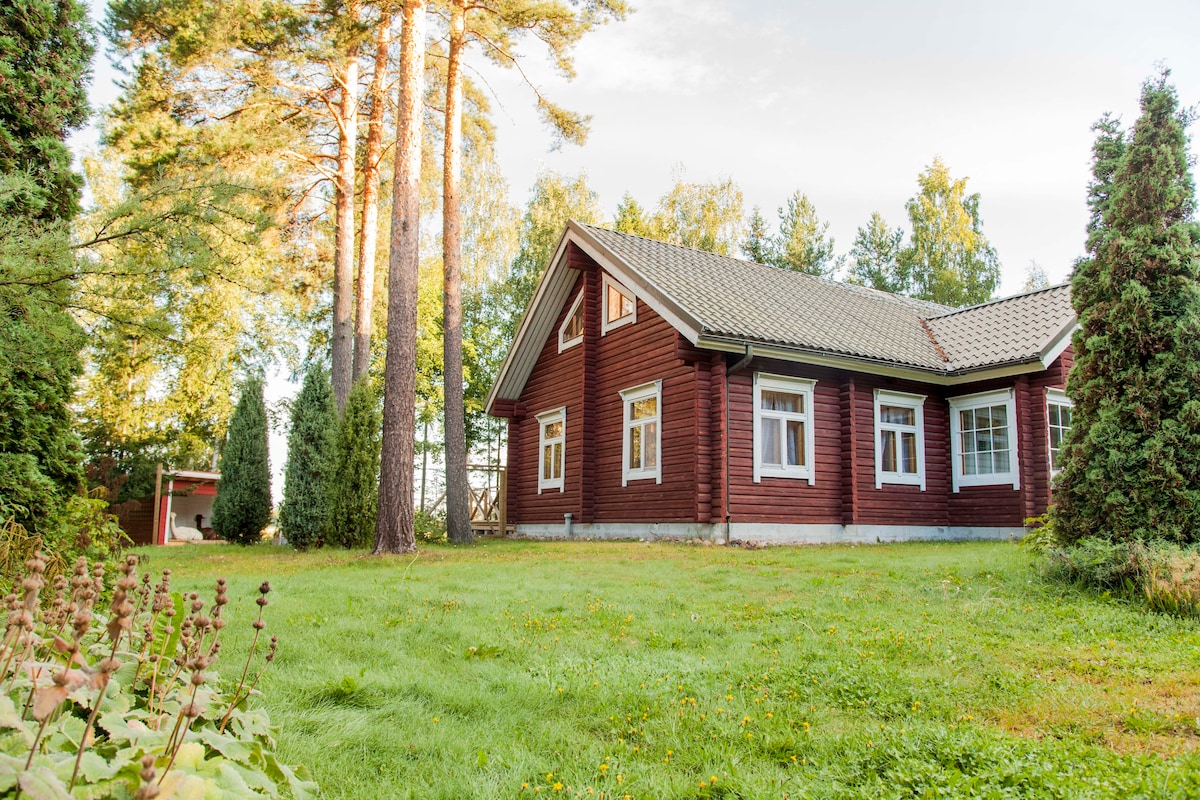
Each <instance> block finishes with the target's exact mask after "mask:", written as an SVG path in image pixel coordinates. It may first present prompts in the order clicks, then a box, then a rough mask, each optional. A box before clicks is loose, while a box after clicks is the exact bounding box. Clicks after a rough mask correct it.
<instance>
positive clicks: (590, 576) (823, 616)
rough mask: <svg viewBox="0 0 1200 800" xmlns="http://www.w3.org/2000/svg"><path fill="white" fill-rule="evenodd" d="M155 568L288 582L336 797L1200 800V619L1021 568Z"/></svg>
mask: <svg viewBox="0 0 1200 800" xmlns="http://www.w3.org/2000/svg"><path fill="white" fill-rule="evenodd" d="M145 552H146V554H147V555H148V556H149V558H150V559H151V564H152V566H154V567H156V568H162V567H170V568H171V569H172V570H174V571H175V574H176V575H177V576H179V579H180V580H193V579H198V578H200V577H202V576H208V575H213V574H217V573H220V574H222V575H226V576H227V577H228V579H229V581H230V584H231V589H230V596H231V597H232V598H238V597H248V596H251V593H250V592H249V591H248V590H249V589H252V587H253V586H256V585H257V583H258V581H260V580H262V579H263V578H269V579H270V581H271V585H272V587H273V588H274V590H275V591H274V592H273V597H276V598H277V600H276V601H275V602H273V604H272V609H273V611H274V615H273V619H272V628H273V630H274V631H275V632H277V633H278V634H279V636H280V640H281V642H283V643H284V644H283V645H281V648H280V651H279V655H278V657H277V659H276V662H275V664H274V665H273V670H272V671H270V672H268V673H267V676H266V677H265V678H264V683H265V685H264V687H263V688H264V691H265V698H264V700H263V702H265V704H266V705H267V708H268V711H269V712H270V715H271V719H272V720H273V721H274V722H275V723H277V724H279V725H281V727H282V730H281V736H280V742H279V756H280V758H281V759H282V760H284V761H287V762H290V763H303V764H306V765H307V766H308V767H309V768H310V769H311V770H312V772H313V774H314V777H316V779H317V781H318V782H319V783H320V785H321V787H322V790H323V793H324V796H327V797H333V798H379V797H389V798H392V797H396V798H403V797H413V798H464V797H472V798H510V797H543V796H550V797H562V796H570V797H576V796H579V797H593V796H595V797H611V798H624V797H630V798H684V797H688V798H690V797H744V798H757V797H785V796H787V797H868V796H869V797H920V796H943V797H973V796H989V797H990V796H995V797H1114V798H1115V797H1130V796H1146V797H1195V796H1200V756H1198V755H1197V752H1196V751H1197V745H1198V744H1200V718H1198V717H1200V671H1198V669H1197V664H1200V635H1198V633H1197V629H1196V627H1195V623H1194V622H1187V621H1184V620H1180V619H1176V618H1172V617H1168V616H1162V615H1147V614H1145V613H1143V612H1140V611H1137V610H1133V609H1130V608H1127V607H1125V606H1124V605H1122V604H1119V603H1115V602H1112V601H1108V600H1105V599H1103V598H1096V597H1093V596H1089V595H1088V594H1086V593H1083V592H1078V591H1076V590H1074V589H1072V588H1071V587H1064V586H1062V585H1060V584H1055V583H1051V582H1043V581H1042V580H1041V579H1039V578H1038V577H1037V576H1036V573H1035V572H1034V571H1033V570H1031V569H1030V567H1029V565H1028V556H1027V555H1026V554H1023V553H1021V552H1019V551H1017V549H1016V548H1015V547H1013V546H1012V545H1007V544H959V545H945V544H939V545H933V544H920V545H902V546H879V547H868V548H832V547H831V548H795V549H784V548H779V549H771V550H759V551H749V550H739V549H733V548H707V547H699V546H683V545H674V546H671V545H658V544H643V543H586V542H578V543H533V542H521V541H488V542H484V543H482V544H480V545H478V546H477V547H473V548H467V549H454V548H449V547H442V546H430V547H426V548H425V549H424V550H423V551H422V552H421V553H420V554H419V555H418V556H416V557H415V558H414V557H411V556H410V557H407V558H372V557H368V556H365V555H363V554H362V553H356V552H345V551H342V552H330V551H323V552H318V553H309V554H296V553H292V552H290V551H286V550H278V549H272V548H269V547H265V546H264V547H256V548H251V549H249V550H242V549H234V548H228V547H193V548H170V549H166V548H159V549H154V550H150V551H145ZM241 584H244V585H241ZM237 602H238V601H236V600H235V601H234V602H232V603H231V604H230V605H231V607H230V608H229V609H227V611H226V613H227V615H229V616H230V617H231V618H236V617H237V616H238V615H243V616H246V617H250V616H251V615H253V614H254V612H255V611H256V609H255V608H253V607H252V605H250V604H249V603H247V602H246V601H242V602H241V604H240V605H238V604H237ZM246 627H248V626H239V625H234V624H231V625H230V627H229V629H228V630H227V632H226V635H227V636H228V633H229V632H240V633H239V635H247V634H246V633H245V632H244V629H245V628H246ZM230 645H231V646H235V647H236V646H239V643H237V642H235V641H231V642H230ZM714 779H715V780H714Z"/></svg>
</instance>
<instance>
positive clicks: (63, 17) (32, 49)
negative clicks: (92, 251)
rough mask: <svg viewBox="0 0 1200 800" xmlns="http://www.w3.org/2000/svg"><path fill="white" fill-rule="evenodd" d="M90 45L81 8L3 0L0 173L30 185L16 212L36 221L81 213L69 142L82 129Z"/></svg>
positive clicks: (60, 0) (51, 0) (67, 1)
mask: <svg viewBox="0 0 1200 800" xmlns="http://www.w3.org/2000/svg"><path fill="white" fill-rule="evenodd" d="M92 42H93V34H92V31H91V28H90V26H89V25H88V18H87V5H86V4H84V3H82V2H79V1H78V0H8V2H6V3H5V4H4V12H3V13H0V87H3V90H2V91H0V173H13V172H26V173H28V174H29V175H30V177H32V178H33V180H34V183H35V184H36V188H35V189H34V190H33V191H31V192H29V193H28V194H26V195H25V197H24V202H23V204H22V205H23V206H24V208H22V209H20V211H22V212H23V213H26V214H28V215H29V216H31V217H33V218H35V219H37V220H39V221H43V222H49V221H53V220H59V219H70V218H71V217H73V216H75V213H76V212H77V211H78V210H79V189H80V187H81V186H82V184H83V180H82V179H81V178H80V176H79V175H77V174H76V173H75V172H73V171H72V170H71V152H70V150H68V149H67V144H66V138H67V136H68V134H70V132H71V131H72V130H74V129H76V128H79V127H80V126H82V125H83V123H84V122H86V121H87V116H88V106H87V82H88V70H89V65H90V64H91V60H92V51H93V50H94V45H93V43H92ZM10 213H11V211H10Z"/></svg>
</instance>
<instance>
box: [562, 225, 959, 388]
mask: <svg viewBox="0 0 1200 800" xmlns="http://www.w3.org/2000/svg"><path fill="white" fill-rule="evenodd" d="M580 227H581V228H584V229H585V230H586V231H587V233H589V234H591V235H592V236H593V237H594V238H595V239H596V241H597V242H599V243H600V244H601V245H602V246H603V247H604V248H605V249H607V250H608V251H609V252H610V253H612V254H613V255H614V256H616V257H617V258H619V259H620V260H621V261H623V262H624V263H625V264H626V265H628V266H629V267H630V268H631V269H632V270H634V271H635V272H636V273H637V274H639V275H640V276H641V277H642V278H644V279H645V280H646V281H647V282H648V283H650V284H651V285H652V286H653V287H655V288H657V289H658V290H660V291H661V292H662V293H664V294H665V295H667V296H668V297H670V298H671V299H672V300H674V301H675V302H676V303H677V304H679V306H680V307H682V308H683V309H684V310H685V311H687V312H688V314H689V315H690V316H692V317H693V318H694V319H696V320H699V321H700V323H701V325H702V327H703V333H705V334H708V335H710V336H725V337H731V338H736V339H745V340H748V341H752V342H761V343H765V344H780V345H786V346H791V347H801V348H805V349H811V350H815V351H819V352H823V353H833V354H841V355H848V356H855V357H859V358H868V359H871V360H879V361H888V362H892V363H895V364H901V365H905V366H913V367H918V368H924V369H931V370H940V369H942V368H943V362H942V359H941V358H940V357H939V356H938V353H937V350H936V348H935V347H934V346H933V343H932V342H930V340H929V336H928V335H927V334H926V333H925V331H924V330H922V328H921V325H920V320H921V318H922V317H926V316H932V315H935V314H944V313H946V312H947V311H950V310H951V309H950V308H948V307H946V306H941V305H938V304H936V303H927V302H924V301H921V300H913V299H911V298H907V297H898V296H896V295H891V294H888V293H886V292H880V291H876V290H874V289H868V288H866V287H863V286H854V285H851V284H847V283H839V282H837V281H831V280H825V279H823V278H816V277H813V276H811V275H805V274H803V273H799V272H790V271H788V270H783V269H778V268H776V267H768V266H764V265H762V264H755V263H752V262H750V261H742V260H741V259H737V258H729V257H727V256H719V255H715V254H713V253H708V252H705V251H702V250H693V249H691V248H688V247H680V246H678V245H671V244H665V243H663V242H658V241H654V240H653V239H644V238H642V237H640V236H630V235H627V234H622V233H615V232H613V231H609V230H605V229H603V228H595V227H592V226H589V225H581V226H580Z"/></svg>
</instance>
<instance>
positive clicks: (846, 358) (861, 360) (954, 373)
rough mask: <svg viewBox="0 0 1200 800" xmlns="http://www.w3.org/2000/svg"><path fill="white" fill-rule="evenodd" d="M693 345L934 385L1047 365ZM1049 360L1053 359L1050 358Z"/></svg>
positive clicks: (704, 340) (731, 343) (713, 341)
mask: <svg viewBox="0 0 1200 800" xmlns="http://www.w3.org/2000/svg"><path fill="white" fill-rule="evenodd" d="M695 344H696V346H697V347H700V348H704V349H707V350H720V351H723V352H727V353H743V352H745V351H746V348H747V347H752V348H753V349H754V355H755V356H756V357H758V358H775V359H779V360H780V361H791V362H793V363H798V364H811V365H813V366H818V367H831V368H834V369H845V370H850V371H852V372H862V373H866V374H868V375H880V376H883V377H888V378H903V379H905V380H911V381H916V382H919V383H929V384H933V385H937V386H955V385H959V384H964V383H974V382H976V381H984V380H989V379H992V378H1005V377H1011V376H1014V375H1023V374H1026V373H1030V372H1040V371H1041V370H1043V369H1045V368H1046V366H1048V364H1045V365H1044V364H1043V363H1042V357H1041V356H1040V355H1038V356H1033V357H1030V358H1025V359H1019V360H1014V361H1009V362H1005V363H1003V364H984V365H981V366H978V367H969V368H965V369H953V368H948V369H930V368H927V367H919V366H914V365H907V364H897V363H895V362H892V361H882V360H879V359H873V358H868V357H865V356H854V355H848V354H845V353H831V352H828V351H822V350H816V349H813V348H806V347H796V346H789V345H782V344H778V343H769V342H758V341H754V340H751V339H745V338H740V337H734V336H721V335H714V334H702V335H701V336H700V338H699V340H698V341H697V342H696V343H695ZM1060 352H1061V351H1060ZM1055 357H1057V356H1055ZM1052 362H1053V359H1051V363H1052Z"/></svg>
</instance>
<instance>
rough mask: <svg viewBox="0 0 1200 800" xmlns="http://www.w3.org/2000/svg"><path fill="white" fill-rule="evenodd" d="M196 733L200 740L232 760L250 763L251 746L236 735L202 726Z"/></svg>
mask: <svg viewBox="0 0 1200 800" xmlns="http://www.w3.org/2000/svg"><path fill="white" fill-rule="evenodd" d="M195 735H196V739H197V740H198V741H200V742H203V743H204V744H206V745H208V746H209V747H210V748H211V749H213V750H216V751H217V752H218V753H220V754H221V755H223V756H225V757H226V758H228V759H230V760H231V761H237V762H238V763H241V764H249V763H250V752H251V751H250V748H249V747H247V746H246V745H245V744H244V743H243V742H240V741H238V739H237V738H236V737H233V736H224V735H222V734H220V733H217V732H216V731H214V730H211V729H209V728H202V729H200V730H198V731H196V732H195Z"/></svg>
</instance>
